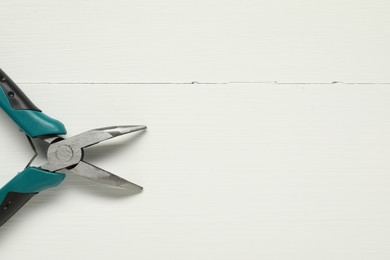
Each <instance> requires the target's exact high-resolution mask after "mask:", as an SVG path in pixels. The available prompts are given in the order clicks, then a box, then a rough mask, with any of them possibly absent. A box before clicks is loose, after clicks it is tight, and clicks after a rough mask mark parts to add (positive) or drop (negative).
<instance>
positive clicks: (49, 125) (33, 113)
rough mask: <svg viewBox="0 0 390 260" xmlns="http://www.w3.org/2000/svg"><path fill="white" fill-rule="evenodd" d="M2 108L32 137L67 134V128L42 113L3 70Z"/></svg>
mask: <svg viewBox="0 0 390 260" xmlns="http://www.w3.org/2000/svg"><path fill="white" fill-rule="evenodd" d="M0 107H1V108H2V109H3V110H4V111H5V112H6V113H7V114H8V116H10V117H11V118H12V120H14V122H15V123H16V124H17V125H19V127H20V128H21V129H22V130H23V131H24V132H25V133H26V134H27V135H28V136H30V137H37V136H41V135H64V134H66V129H65V126H64V125H63V124H62V123H61V122H60V121H58V120H55V119H53V118H51V117H49V116H47V115H45V114H44V113H42V111H41V110H39V108H37V107H36V106H35V105H34V104H33V103H32V102H31V100H30V99H29V98H28V97H27V96H26V95H25V94H24V93H23V91H22V90H21V89H20V88H19V87H18V86H17V85H16V84H15V82H13V81H12V79H11V78H10V77H8V76H7V74H5V72H4V71H2V70H1V69H0Z"/></svg>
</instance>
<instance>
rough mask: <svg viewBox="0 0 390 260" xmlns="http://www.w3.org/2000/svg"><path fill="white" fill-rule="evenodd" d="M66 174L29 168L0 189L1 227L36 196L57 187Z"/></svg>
mask: <svg viewBox="0 0 390 260" xmlns="http://www.w3.org/2000/svg"><path fill="white" fill-rule="evenodd" d="M64 178H65V174H61V173H54V172H47V171H44V170H41V169H38V168H35V167H27V168H26V169H25V170H24V171H22V172H21V173H19V174H18V175H16V176H15V177H14V178H13V179H12V180H11V181H9V182H8V183H7V184H6V185H5V186H4V187H3V188H1V189H0V226H1V225H2V224H4V223H5V222H6V221H7V220H8V219H9V218H11V217H12V216H13V215H14V214H15V213H16V212H17V211H18V210H19V209H20V208H22V207H23V205H24V204H25V203H26V202H27V201H28V200H29V199H30V198H32V197H33V196H34V195H35V194H37V193H38V192H40V191H43V190H45V189H48V188H52V187H56V186H57V185H59V184H60V183H61V182H62V181H63V180H64Z"/></svg>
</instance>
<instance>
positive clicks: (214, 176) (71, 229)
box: [0, 84, 390, 260]
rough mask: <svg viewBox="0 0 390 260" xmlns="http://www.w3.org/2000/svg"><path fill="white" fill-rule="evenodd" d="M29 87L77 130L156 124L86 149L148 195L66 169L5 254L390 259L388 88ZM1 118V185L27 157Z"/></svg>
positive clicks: (21, 217) (23, 216) (34, 205)
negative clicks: (128, 191) (63, 177)
mask: <svg viewBox="0 0 390 260" xmlns="http://www.w3.org/2000/svg"><path fill="white" fill-rule="evenodd" d="M21 87H22V88H23V89H24V90H25V92H26V93H27V94H28V95H29V96H30V97H31V99H32V100H33V101H34V100H35V102H36V103H37V105H38V106H39V107H41V108H43V109H44V110H45V111H47V113H48V114H49V115H51V116H53V117H55V118H58V119H60V120H61V121H62V122H64V123H65V124H66V125H67V127H68V129H69V131H70V134H76V133H79V132H81V131H85V130H88V129H91V128H95V127H99V126H106V125H114V124H127V123H130V124H146V125H148V127H149V128H148V131H147V132H146V133H144V134H141V135H133V136H129V137H124V138H121V139H120V140H114V141H113V142H110V143H106V144H100V145H99V146H97V147H95V148H93V149H92V148H91V149H90V150H89V151H88V154H87V159H88V160H89V161H91V162H92V163H95V164H97V165H99V166H101V167H103V168H105V169H107V170H111V171H113V172H115V173H116V174H118V175H120V176H122V177H125V178H127V179H129V180H131V181H134V182H136V183H138V184H140V185H142V186H144V188H145V190H144V192H143V193H141V194H137V195H129V194H126V193H123V192H121V191H118V190H113V189H110V188H107V187H104V186H99V185H97V184H94V183H92V182H90V181H87V180H83V179H81V178H77V177H76V176H68V177H67V178H66V181H65V183H64V184H63V185H61V186H60V187H58V188H56V189H53V190H49V191H46V192H43V193H41V194H39V195H38V196H35V197H34V198H33V199H32V201H31V202H30V203H29V204H28V205H27V206H26V207H25V208H24V209H22V210H21V211H20V212H19V214H18V215H16V216H15V217H14V218H13V219H12V220H10V221H9V222H8V223H7V225H5V226H4V227H3V228H2V230H1V232H0V248H1V250H0V257H1V259H25V258H26V257H27V256H28V258H29V259H31V260H33V259H41V258H42V257H50V258H55V259H90V258H93V259H107V258H118V259H119V258H123V259H129V258H137V259H156V258H159V259H371V258H375V259H388V256H389V254H390V251H389V243H390V240H389V236H388V233H389V231H390V229H389V227H390V226H389V224H388V223H389V217H390V209H389V207H388V202H389V198H390V190H389V188H388V187H389V184H390V176H389V166H388V158H389V155H390V154H389V149H388V147H389V144H390V120H389V117H388V111H389V109H390V104H389V102H388V100H389V98H390V89H389V85H383V86H378V85H359V86H358V87H356V86H350V85H345V84H334V85H332V86H329V85H298V84H285V85H280V84H225V85H207V84H193V85H145V84H142V85H67V86H64V85H55V84H54V85H53V84H52V85H41V86H37V85H29V84H24V85H21ZM53 97H58V99H56V98H53ZM85 101H88V102H85ZM0 122H2V123H1V124H0V132H1V133H2V138H1V142H2V145H1V146H0V154H2V155H3V156H1V157H0V164H1V165H2V174H1V175H0V181H1V183H5V182H6V181H7V180H8V179H9V178H11V177H12V176H13V175H14V174H15V173H16V172H17V171H20V170H21V169H22V167H23V166H24V164H25V163H26V162H27V161H28V159H29V157H30V156H31V155H32V152H30V150H29V147H28V143H27V142H26V141H25V140H24V137H23V135H22V134H21V133H17V132H16V131H15V130H16V127H15V126H14V125H12V124H11V122H9V119H8V118H7V117H6V116H5V115H4V113H0Z"/></svg>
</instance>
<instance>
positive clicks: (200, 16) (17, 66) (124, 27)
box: [0, 0, 390, 83]
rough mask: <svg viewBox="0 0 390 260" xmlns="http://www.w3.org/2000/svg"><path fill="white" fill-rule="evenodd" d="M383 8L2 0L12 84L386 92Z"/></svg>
mask: <svg viewBox="0 0 390 260" xmlns="http://www.w3.org/2000/svg"><path fill="white" fill-rule="evenodd" d="M388 9H389V2H388V1H383V0H370V1H368V0H355V1H349V0H316V1H312V0H294V1H290V0H288V1H286V0H273V1H268V0H240V1H223V0H213V1H210V0H198V1H183V0H166V1H159V0H132V1H127V0H99V1H92V0H68V1H61V2H60V1H53V0H39V1H27V0H3V1H2V2H1V11H2V12H1V16H0V35H1V41H0V59H1V66H2V68H3V69H5V70H6V71H8V72H9V73H10V74H11V75H14V77H15V78H16V79H18V81H19V82H92V83H93V82H106V83H110V82H133V83H134V82H136V83H137V82H138V83H144V82H150V83H156V82H160V83H161V82H166V83H169V82H179V83H180V82H183V83H184V82H186V83H188V82H193V81H198V82H237V81H239V82H242V81H244V82H248V81H249V82H254V81H256V82H259V81H260V82H264V81H266V82H269V81H272V82H273V81H278V82H325V83H331V82H333V81H342V82H366V83H367V82H368V83H370V82H376V83H378V82H390V76H389V73H388V68H389V67H390V59H389V54H390V53H389V48H388V46H389V45H390V34H389V32H390V28H389V27H390V23H389V16H388Z"/></svg>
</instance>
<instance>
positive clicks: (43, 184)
mask: <svg viewBox="0 0 390 260" xmlns="http://www.w3.org/2000/svg"><path fill="white" fill-rule="evenodd" d="M0 107H1V108H2V109H3V110H4V111H5V112H6V113H7V114H8V116H10V117H11V118H12V120H13V121H14V122H15V123H16V124H17V125H18V126H19V127H20V129H21V130H22V131H23V132H24V133H25V134H26V136H27V138H28V140H29V142H30V144H31V145H32V147H33V149H34V151H35V155H34V157H33V158H32V160H31V161H30V163H29V164H28V166H27V167H26V168H25V169H24V170H23V171H22V172H20V173H18V174H17V175H16V176H15V177H14V178H13V179H12V180H11V181H9V182H8V183H7V184H6V185H5V186H4V187H3V188H1V189H0V226H1V225H3V224H4V223H5V222H6V221H7V220H8V219H9V218H10V217H12V216H13V215H14V214H15V213H16V212H17V211H18V210H19V209H20V208H21V207H22V206H23V205H24V204H25V203H26V202H27V201H28V200H29V199H31V198H32V197H33V196H34V195H36V194H37V193H39V192H40V191H43V190H45V189H47V188H52V187H55V186H57V185H59V184H60V183H61V182H62V181H63V180H64V178H65V173H70V172H71V173H74V174H77V175H80V176H82V177H85V178H88V179H90V180H93V181H95V182H99V183H103V184H108V185H112V186H117V187H122V188H127V189H135V190H142V187H140V186H138V185H137V184H134V183H131V182H129V181H127V180H125V179H123V178H121V177H119V176H116V175H114V174H112V173H110V172H107V171H105V170H103V169H101V168H98V167H96V166H94V165H92V164H90V163H87V162H85V161H84V160H83V156H84V148H86V147H89V146H92V145H95V144H97V143H99V142H102V141H105V140H108V139H111V138H114V137H117V136H120V135H123V134H128V133H132V132H136V131H140V130H144V129H146V126H143V125H130V126H113V127H105V128H98V129H94V130H90V131H88V132H84V133H82V134H79V135H76V136H73V137H70V138H64V137H61V135H65V134H66V129H65V126H64V125H63V124H62V123H61V122H60V121H58V120H55V119H53V118H51V117H49V116H47V115H45V114H44V113H42V111H41V110H40V109H38V108H37V107H36V106H35V105H34V104H33V103H32V102H31V101H30V99H29V98H28V97H27V96H26V95H25V94H24V93H23V92H22V91H21V90H20V88H19V87H18V86H17V85H16V84H15V83H14V82H13V81H12V80H11V79H10V78H9V77H8V76H7V75H6V74H5V73H4V72H3V71H2V70H1V69H0ZM32 139H34V140H35V139H38V140H41V141H43V142H45V143H47V144H48V149H47V163H45V164H44V165H42V166H40V167H32V166H30V164H31V162H32V161H33V160H34V158H35V157H36V156H37V152H36V150H35V148H34V144H33V141H32Z"/></svg>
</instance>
